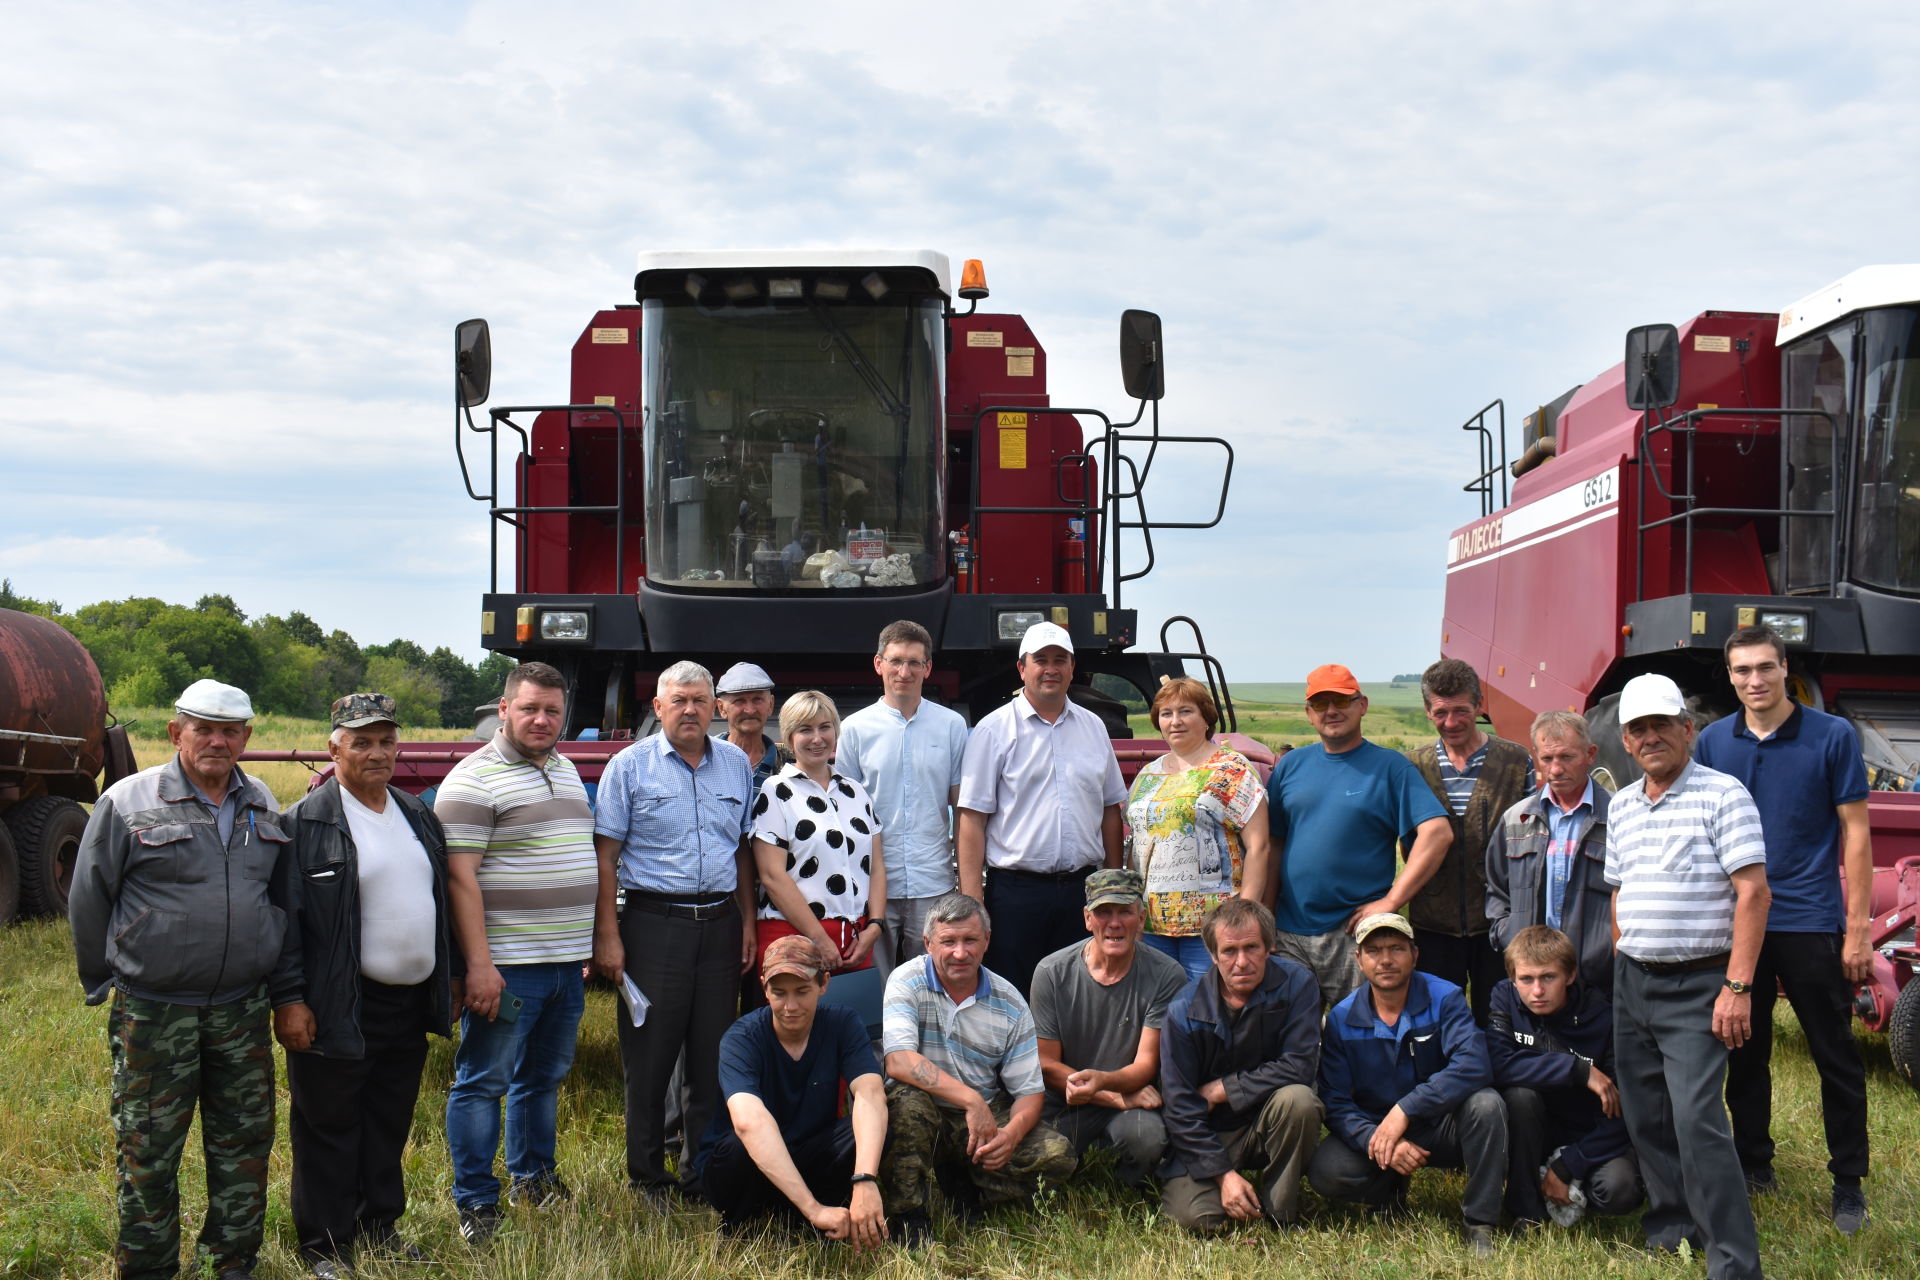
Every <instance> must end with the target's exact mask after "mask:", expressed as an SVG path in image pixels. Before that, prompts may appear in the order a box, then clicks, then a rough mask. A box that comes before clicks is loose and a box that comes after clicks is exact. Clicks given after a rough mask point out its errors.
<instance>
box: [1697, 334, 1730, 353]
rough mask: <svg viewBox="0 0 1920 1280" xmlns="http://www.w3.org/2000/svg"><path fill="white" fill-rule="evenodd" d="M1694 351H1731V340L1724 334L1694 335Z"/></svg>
mask: <svg viewBox="0 0 1920 1280" xmlns="http://www.w3.org/2000/svg"><path fill="white" fill-rule="evenodd" d="M1693 349H1694V350H1695V351H1731V350H1733V339H1732V338H1729V337H1728V336H1727V335H1726V334H1724V333H1721V334H1712V333H1696V334H1694V335H1693Z"/></svg>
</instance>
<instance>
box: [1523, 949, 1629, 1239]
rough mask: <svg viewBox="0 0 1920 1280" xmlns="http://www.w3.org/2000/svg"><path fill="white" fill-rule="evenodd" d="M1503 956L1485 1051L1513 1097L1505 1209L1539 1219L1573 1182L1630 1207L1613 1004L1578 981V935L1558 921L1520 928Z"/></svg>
mask: <svg viewBox="0 0 1920 1280" xmlns="http://www.w3.org/2000/svg"><path fill="white" fill-rule="evenodd" d="M1506 958H1507V979H1506V981H1504V982H1502V983H1500V984H1499V985H1497V986H1496V987H1494V989H1493V1004H1492V1008H1491V1009H1490V1010H1489V1012H1488V1015H1487V1052H1488V1054H1489V1055H1490V1056H1491V1057H1492V1059H1493V1083H1494V1085H1495V1087H1497V1088H1498V1089H1499V1090H1500V1095H1501V1097H1502V1098H1503V1099H1504V1100H1505V1101H1506V1104H1507V1133H1508V1138H1507V1142H1508V1163H1507V1212H1509V1213H1511V1214H1512V1215H1513V1217H1514V1221H1515V1223H1516V1224H1517V1225H1520V1226H1539V1225H1540V1224H1541V1223H1543V1222H1545V1221H1546V1218H1547V1213H1548V1202H1549V1201H1551V1202H1552V1203H1553V1204H1555V1205H1563V1206H1565V1205H1572V1204H1573V1203H1574V1191H1575V1189H1576V1188H1577V1189H1579V1191H1580V1192H1581V1198H1582V1201H1583V1202H1584V1204H1585V1206H1586V1207H1587V1208H1590V1209H1592V1210H1593V1211H1594V1212H1595V1213H1605V1214H1621V1213H1631V1212H1632V1211H1633V1210H1634V1209H1635V1208H1637V1207H1638V1206H1639V1204H1640V1200H1641V1190H1640V1166H1639V1164H1638V1163H1637V1162H1636V1161H1635V1160H1634V1157H1633V1146H1632V1144H1631V1143H1630V1142H1629V1141H1628V1138H1627V1123H1626V1121H1625V1120H1622V1119H1621V1118H1620V1091H1619V1090H1618V1089H1617V1088H1615V1087H1614V1082H1613V1006H1612V1005H1610V1004H1608V1003H1607V998H1606V997H1605V996H1604V995H1601V994H1600V992H1599V991H1598V990H1595V989H1594V988H1591V987H1589V986H1587V985H1586V984H1585V983H1584V982H1582V981H1581V980H1580V975H1579V971H1578V968H1577V966H1576V964H1575V961H1574V947H1573V940H1572V939H1571V938H1569V937H1567V935H1566V934H1564V933H1561V932H1560V931H1559V930H1558V929H1549V928H1547V927H1546V926H1545V925H1532V926H1530V927H1528V928H1525V929H1522V930H1521V931H1520V932H1519V933H1517V934H1515V935H1514V939H1513V941H1512V942H1510V943H1508V944H1507V950H1506ZM1562 1220H1563V1221H1565V1220H1570V1219H1567V1218H1565V1217H1564V1216H1563V1218H1562Z"/></svg>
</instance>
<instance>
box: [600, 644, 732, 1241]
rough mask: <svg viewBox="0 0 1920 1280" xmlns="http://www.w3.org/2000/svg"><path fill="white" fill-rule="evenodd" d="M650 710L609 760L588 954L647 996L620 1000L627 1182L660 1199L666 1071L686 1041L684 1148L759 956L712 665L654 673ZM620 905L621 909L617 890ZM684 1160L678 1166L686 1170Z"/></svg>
mask: <svg viewBox="0 0 1920 1280" xmlns="http://www.w3.org/2000/svg"><path fill="white" fill-rule="evenodd" d="M656 687H657V690H658V691H657V692H656V694H655V695H654V699H653V711H654V714H655V715H656V716H658V717H659V719H660V732H659V733H657V734H654V735H652V736H650V737H647V738H643V739H641V740H640V741H639V742H636V743H634V744H633V745H632V746H631V747H628V748H627V749H626V750H625V751H622V752H620V753H619V754H618V755H616V756H614V757H613V759H612V760H610V761H608V762H607V769H606V772H605V773H604V774H603V775H602V776H601V779H600V803H599V806H598V808H597V809H596V811H595V814H594V825H593V846H594V850H595V852H597V853H598V854H599V858H600V890H599V899H598V902H597V904H596V907H595V912H594V928H593V963H594V968H595V969H597V970H598V971H599V972H600V974H601V975H602V976H603V977H605V978H607V979H608V980H609V981H611V982H616V983H617V982H619V981H620V980H621V978H622V976H623V975H624V976H626V977H631V978H632V979H633V982H634V984H635V985H636V986H638V987H639V988H640V992H641V994H642V995H644V996H645V997H646V998H647V999H648V1000H649V1001H650V1002H651V1003H652V1007H651V1009H649V1011H648V1013H647V1018H646V1022H645V1024H644V1025H642V1026H638V1027H636V1026H634V1025H633V1021H632V1019H631V1018H630V1017H628V1015H627V1012H626V1009H625V1008H624V1007H622V1006H616V1007H615V1010H614V1018H615V1021H616V1022H617V1024H618V1026H619V1029H620V1060H621V1063H622V1064H623V1065H624V1066H625V1068H626V1077H627V1100H626V1101H627V1106H626V1111H627V1182H628V1184H629V1185H630V1186H631V1187H632V1188H633V1189H634V1190H635V1191H636V1192H638V1193H640V1194H641V1195H642V1196H643V1197H645V1198H646V1199H647V1201H648V1202H649V1203H650V1204H652V1205H653V1207H654V1208H656V1209H664V1208H666V1207H668V1202H667V1200H666V1191H667V1188H668V1185H669V1183H668V1174H667V1169H666V1114H665V1104H666V1096H667V1082H668V1079H669V1077H670V1076H671V1074H672V1072H673V1064H674V1060H675V1059H676V1058H677V1057H679V1055H680V1053H681V1051H682V1050H683V1049H684V1050H685V1051H686V1055H687V1082H688V1085H689V1086H690V1093H691V1097H690V1099H689V1101H688V1104H687V1109H686V1116H685V1124H684V1126H683V1132H684V1134H685V1136H686V1145H687V1147H688V1148H689V1149H691V1148H692V1146H693V1145H694V1143H696V1142H697V1141H699V1138H700V1135H702V1134H703V1133H705V1132H706V1129H707V1124H708V1122H709V1121H710V1120H711V1119H712V1118H713V1113H714V1110H715V1108H716V1107H717V1106H718V1105H719V1101H720V1076H719V1072H720V1037H721V1036H722V1035H724V1034H725V1033H726V1030H727V1025H728V1024H729V1023H731V1022H732V1021H733V1016H734V1013H735V1011H736V1009H737V1007H738V999H739V985H740V975H741V974H742V973H743V972H745V971H746V968H747V966H748V965H750V964H752V963H753V952H754V945H753V944H754V933H753V926H752V921H753V904H752V900H751V898H750V897H749V895H750V894H751V893H752V887H753V878H752V876H751V874H750V873H746V872H744V871H743V868H744V867H747V866H749V865H750V864H749V863H748V861H747V859H748V858H749V856H750V855H749V854H748V853H747V852H746V849H747V845H746V840H745V836H746V834H747V829H748V826H749V825H750V823H751V820H752V819H751V814H752V811H753V805H752V803H751V800H752V790H753V770H752V768H751V767H750V766H749V765H748V764H747V756H746V753H745V752H743V751H741V750H740V748H738V747H736V746H734V745H733V744H732V743H730V742H726V741H723V740H721V739H718V738H709V737H708V736H707V726H708V725H709V724H711V723H712V722H713V677H712V675H710V674H709V673H708V671H707V669H706V668H705V667H703V666H701V665H700V664H699V663H697V662H676V663H675V664H674V665H673V666H671V667H668V668H667V669H666V670H665V671H663V672H661V673H660V678H659V680H658V682H657V686H656ZM623 890H624V892H625V895H626V906H625V908H624V910H622V911H621V912H620V913H619V914H618V915H617V916H616V914H615V910H614V903H615V901H616V898H617V896H618V895H619V894H620V893H621V891H623ZM689 1165H690V1162H689V1161H687V1160H682V1161H681V1162H680V1164H679V1167H678V1173H679V1175H680V1179H681V1181H682V1182H683V1183H685V1182H687V1181H689V1180H690V1177H691V1170H690V1168H689Z"/></svg>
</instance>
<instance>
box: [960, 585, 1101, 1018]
mask: <svg viewBox="0 0 1920 1280" xmlns="http://www.w3.org/2000/svg"><path fill="white" fill-rule="evenodd" d="M1018 669H1019V672H1020V684H1021V690H1020V693H1019V694H1018V695H1016V696H1015V697H1014V699H1013V700H1012V701H1011V702H1009V703H1007V705H1005V706H1003V707H1001V708H999V709H998V710H996V711H994V712H993V713H992V714H990V715H988V716H986V717H985V718H984V719H982V720H981V721H980V723H979V724H978V725H976V726H974V730H973V733H972V735H971V736H970V737H968V739H967V751H966V757H965V760H964V762H963V763H962V765H961V770H960V795H959V798H958V804H959V813H958V831H957V833H956V836H955V841H954V845H955V853H956V854H957V857H958V861H959V864H960V892H962V893H964V894H967V895H968V896H969V897H974V898H981V899H983V900H984V901H985V903H986V906H987V910H988V911H990V912H991V913H992V914H993V916H994V918H995V919H996V920H998V921H999V922H1000V927H999V929H998V930H997V931H996V933H995V935H994V942H993V950H992V951H991V952H990V953H989V954H988V956H987V960H988V967H989V968H991V969H992V970H993V971H994V972H995V973H997V974H1000V975H1001V976H1003V977H1005V978H1006V979H1007V981H1009V982H1011V983H1012V984H1013V985H1014V986H1015V987H1016V988H1018V989H1019V991H1020V993H1021V994H1022V995H1023V996H1024V995H1025V994H1026V992H1027V990H1028V989H1029V987H1030V986H1031V985H1032V982H1033V970H1034V967H1035V966H1036V965H1038V964H1039V963H1040V961H1041V960H1043V959H1045V958H1046V957H1047V956H1049V955H1051V954H1052V953H1053V952H1055V951H1058V950H1060V948H1062V947H1065V946H1071V945H1072V944H1073V943H1074V942H1076V941H1078V940H1079V939H1080V938H1081V936H1082V935H1083V934H1084V933H1085V931H1086V930H1085V925H1084V922H1083V921H1082V918H1081V915H1082V908H1083V906H1084V904H1085V901H1086V889H1085V886H1086V881H1087V877H1088V876H1089V875H1091V874H1092V873H1093V872H1094V871H1095V870H1097V869H1098V868H1100V867H1102V866H1108V867H1117V866H1119V865H1120V829H1121V827H1120V823H1121V818H1120V813H1121V806H1122V805H1123V804H1124V803H1125V802H1126V798H1127V788H1126V784H1125V783H1124V782H1122V781H1121V778H1120V762H1119V761H1118V760H1116V759H1115V758H1114V754H1113V743H1112V741H1111V740H1110V739H1109V738H1108V737H1107V729H1106V726H1105V725H1104V724H1102V723H1101V721H1100V717H1098V716H1096V715H1094V714H1093V713H1092V712H1091V711H1088V710H1086V709H1085V708H1083V707H1076V706H1074V705H1073V702H1072V700H1071V699H1070V698H1069V697H1068V696H1067V690H1068V688H1069V687H1070V686H1071V685H1072V684H1073V637H1072V636H1070V635H1068V634H1067V631H1066V629H1065V628H1064V627H1058V626H1055V625H1054V624H1053V623H1051V622H1040V623H1036V624H1034V625H1033V626H1031V627H1029V628H1027V633H1026V635H1025V636H1023V637H1022V638H1021V640H1020V656H1019V662H1018ZM983 880H984V892H983V884H982V882H983Z"/></svg>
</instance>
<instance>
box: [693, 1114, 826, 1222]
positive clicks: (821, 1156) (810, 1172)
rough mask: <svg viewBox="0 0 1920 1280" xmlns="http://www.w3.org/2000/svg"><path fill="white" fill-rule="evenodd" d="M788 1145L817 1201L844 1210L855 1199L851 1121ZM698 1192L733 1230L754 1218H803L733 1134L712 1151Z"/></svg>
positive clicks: (790, 1140)
mask: <svg viewBox="0 0 1920 1280" xmlns="http://www.w3.org/2000/svg"><path fill="white" fill-rule="evenodd" d="M786 1142H787V1154H788V1155H789V1156H792V1157H793V1167H794V1168H795V1169H797V1170H799V1173H800V1176H801V1177H802V1178H804V1179H805V1180H806V1183H807V1190H809V1191H811V1192H813V1198H814V1199H815V1200H818V1201H819V1202H820V1203H821V1204H824V1205H833V1206H835V1207H838V1208H845V1207H846V1205H847V1203H848V1202H849V1201H850V1200H852V1198H853V1120H852V1119H851V1118H850V1117H847V1116H841V1117H840V1119H838V1120H836V1121H835V1122H834V1124H833V1127H832V1128H830V1129H823V1130H821V1131H820V1132H819V1133H816V1134H814V1135H813V1136H812V1137H811V1138H808V1139H806V1140H804V1141H800V1142H796V1141H794V1140H793V1139H792V1138H788V1139H787V1140H786ZM700 1190H701V1191H702V1192H703V1193H704V1194H705V1195H706V1197H707V1201H708V1203H710V1204H711V1205H713V1207H714V1208H716V1209H718V1210H719V1211H720V1218H721V1220H722V1221H723V1222H725V1223H726V1224H727V1225H728V1226H730V1227H734V1226H739V1225H741V1224H742V1223H747V1222H751V1221H753V1220H754V1219H755V1218H765V1217H782V1218H793V1219H795V1220H798V1219H799V1217H800V1211H799V1210H798V1209H796V1208H795V1207H794V1204H793V1201H791V1200H789V1199H787V1197H786V1195H785V1193H784V1192H782V1191H781V1190H780V1188H778V1187H776V1186H774V1185H773V1183H771V1182H769V1181H767V1175H766V1174H764V1173H762V1172H760V1166H759V1165H757V1164H755V1163H754V1162H753V1156H752V1155H751V1154H749V1153H748V1151H747V1145H746V1144H745V1143H744V1142H742V1141H740V1136H739V1135H738V1134H733V1133H730V1134H728V1135H727V1136H726V1137H724V1138H722V1139H721V1140H720V1141H719V1142H718V1143H717V1144H716V1145H715V1146H714V1149H713V1152H712V1154H711V1155H709V1156H708V1157H707V1167H706V1169H705V1170H704V1171H703V1172H702V1174H701V1176H700Z"/></svg>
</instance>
